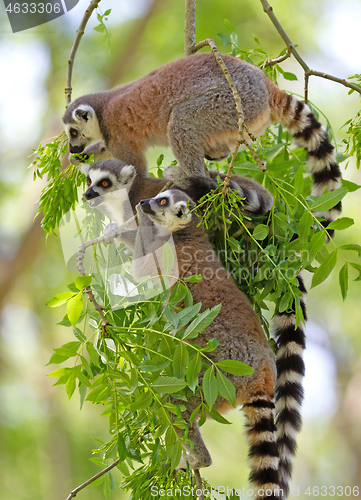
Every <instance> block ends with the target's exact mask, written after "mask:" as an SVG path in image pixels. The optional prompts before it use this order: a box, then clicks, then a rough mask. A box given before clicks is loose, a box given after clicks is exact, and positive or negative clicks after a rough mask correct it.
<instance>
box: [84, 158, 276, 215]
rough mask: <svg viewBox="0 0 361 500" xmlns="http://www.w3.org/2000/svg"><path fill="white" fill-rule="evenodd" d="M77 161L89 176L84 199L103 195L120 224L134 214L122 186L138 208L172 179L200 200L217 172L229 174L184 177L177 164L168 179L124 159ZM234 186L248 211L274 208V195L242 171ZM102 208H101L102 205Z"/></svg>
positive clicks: (257, 212) (214, 183)
mask: <svg viewBox="0 0 361 500" xmlns="http://www.w3.org/2000/svg"><path fill="white" fill-rule="evenodd" d="M74 161H75V163H76V164H78V166H79V168H80V169H81V171H82V172H83V173H84V174H85V175H86V176H87V184H88V189H87V191H86V192H85V193H84V195H83V199H85V200H94V199H95V198H98V197H99V196H101V198H99V202H101V207H102V210H104V209H105V210H108V213H106V215H107V216H108V217H109V219H111V220H112V221H114V222H117V223H118V224H121V223H123V222H124V221H125V220H127V218H129V217H130V216H131V215H132V214H131V213H130V214H126V216H124V215H123V211H124V203H123V200H122V199H120V197H119V195H118V193H119V190H120V189H123V188H125V189H126V191H127V194H128V197H129V202H130V206H131V208H132V210H134V208H135V206H136V205H137V204H138V203H139V201H140V200H141V199H143V198H151V197H153V196H155V195H156V194H158V193H159V191H161V190H162V188H164V186H165V185H166V184H167V182H168V180H171V181H172V182H174V183H175V184H176V185H177V186H178V187H180V188H181V189H182V190H183V191H185V192H187V194H188V195H189V196H190V197H191V198H192V199H194V200H195V201H198V200H199V199H200V198H201V197H203V196H204V195H205V194H207V193H208V192H209V191H211V190H212V189H215V188H216V187H217V181H216V179H217V176H220V178H221V179H223V178H224V177H225V175H224V174H220V173H219V172H217V171H212V170H211V171H210V175H211V177H210V178H206V177H189V178H185V179H182V177H180V176H179V175H178V173H179V169H177V168H175V169H174V170H173V167H168V168H167V169H166V170H165V176H166V179H159V178H156V177H145V176H141V175H139V174H138V173H137V171H136V169H135V167H133V166H132V165H126V164H125V163H124V162H122V161H121V160H100V161H97V162H95V163H93V164H92V165H88V164H86V163H79V162H78V161H76V160H74ZM230 187H231V188H232V189H234V190H235V191H237V192H238V194H239V196H240V198H242V203H243V208H242V209H243V211H244V212H245V214H246V215H248V214H249V215H253V216H255V215H263V214H265V213H266V212H267V211H268V210H270V209H271V208H272V204H273V198H272V195H271V194H270V192H269V191H268V190H267V189H265V188H263V187H262V186H261V185H260V184H258V183H257V182H255V181H253V180H251V179H248V178H246V177H241V176H239V175H232V176H231V179H230ZM117 192H118V193H117ZM110 193H113V194H114V196H109V195H110ZM102 195H107V196H106V197H104V196H102ZM93 203H94V201H93ZM96 203H97V202H96V201H95V204H96ZM98 208H100V205H99V206H98ZM104 213H105V212H104Z"/></svg>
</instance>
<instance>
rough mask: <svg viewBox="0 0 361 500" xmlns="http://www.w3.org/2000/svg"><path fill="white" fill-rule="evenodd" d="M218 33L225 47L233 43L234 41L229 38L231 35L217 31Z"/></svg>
mask: <svg viewBox="0 0 361 500" xmlns="http://www.w3.org/2000/svg"><path fill="white" fill-rule="evenodd" d="M217 35H218V36H219V38H220V39H221V40H222V42H223V44H224V46H225V47H228V45H232V42H231V40H230V39H229V36H227V35H225V34H224V33H217Z"/></svg>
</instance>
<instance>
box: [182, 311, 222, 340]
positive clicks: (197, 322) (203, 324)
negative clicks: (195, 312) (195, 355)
mask: <svg viewBox="0 0 361 500" xmlns="http://www.w3.org/2000/svg"><path fill="white" fill-rule="evenodd" d="M221 306H222V304H218V305H217V306H214V307H212V309H206V310H205V311H203V312H202V313H201V314H200V315H199V316H198V317H197V318H196V319H194V320H193V321H192V323H191V324H190V325H189V326H188V327H187V329H186V331H185V332H184V335H183V339H194V338H196V337H197V335H198V333H200V332H203V330H205V329H206V328H207V326H209V325H210V324H211V323H212V321H213V320H214V318H215V317H216V316H217V315H218V313H219V311H220V309H221Z"/></svg>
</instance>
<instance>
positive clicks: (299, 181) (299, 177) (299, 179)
mask: <svg viewBox="0 0 361 500" xmlns="http://www.w3.org/2000/svg"><path fill="white" fill-rule="evenodd" d="M293 182H294V186H295V195H298V194H302V193H303V184H304V181H303V166H302V165H300V166H299V167H298V169H297V171H296V173H295V177H294V181H293ZM305 213H307V212H305Z"/></svg>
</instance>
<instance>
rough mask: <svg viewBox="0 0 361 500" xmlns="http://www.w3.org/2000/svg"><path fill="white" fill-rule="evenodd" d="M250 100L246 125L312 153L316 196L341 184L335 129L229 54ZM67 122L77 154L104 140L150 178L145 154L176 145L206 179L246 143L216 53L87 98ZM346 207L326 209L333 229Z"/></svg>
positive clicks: (192, 172)
mask: <svg viewBox="0 0 361 500" xmlns="http://www.w3.org/2000/svg"><path fill="white" fill-rule="evenodd" d="M223 57H224V61H225V63H226V65H227V68H228V70H229V72H230V74H231V75H232V78H233V81H234V83H235V85H236V87H237V90H238V92H239V95H240V97H241V101H242V107H243V112H244V117H245V123H246V125H247V126H248V129H249V130H250V132H251V133H252V134H253V135H255V136H257V135H260V134H262V133H263V132H264V130H265V128H266V127H267V126H269V125H270V124H271V123H273V122H277V123H281V124H282V125H283V126H284V127H285V128H286V129H287V130H288V131H289V132H290V133H291V135H293V137H294V140H295V142H296V144H297V145H299V146H301V147H304V148H305V149H306V150H307V152H308V160H307V163H308V166H309V170H310V172H311V174H312V176H313V179H314V186H313V191H312V194H314V195H315V196H319V195H320V194H322V193H323V192H324V190H325V188H327V189H328V191H332V190H334V189H336V188H337V187H339V185H340V178H341V173H340V169H339V167H338V164H337V162H336V159H335V151H334V147H333V146H332V144H331V143H330V141H329V138H328V135H327V132H326V130H325V128H324V127H323V126H322V125H321V123H320V122H319V121H318V120H317V119H316V118H315V116H314V115H313V114H312V112H311V111H310V109H309V107H308V106H307V105H306V104H304V103H302V102H300V101H298V100H297V99H296V98H295V97H293V96H291V95H289V94H287V93H286V92H283V91H281V90H280V89H279V88H278V87H277V86H276V85H275V84H274V83H273V82H272V81H271V80H269V79H268V78H267V77H266V76H265V74H264V73H263V72H262V71H261V70H260V69H259V68H258V67H256V66H253V65H251V64H249V63H247V62H245V61H242V60H240V59H236V58H235V57H232V56H227V55H224V56H223ZM63 122H64V125H65V130H66V133H67V135H68V137H69V145H70V152H71V153H80V152H82V151H84V148H85V147H87V146H88V145H90V144H91V143H93V142H95V141H98V140H102V141H104V143H105V146H106V148H107V149H108V150H109V152H110V153H111V154H112V156H113V157H114V158H117V159H120V160H122V161H124V162H125V163H126V164H130V165H134V167H135V168H136V170H137V172H138V174H139V175H141V176H145V175H146V174H147V162H146V159H145V150H146V149H147V148H148V147H150V146H155V145H163V146H170V147H171V148H172V151H173V153H174V156H175V158H176V159H177V161H178V164H179V168H180V169H181V170H182V173H184V177H191V176H205V172H204V158H207V159H211V160H213V161H220V160H222V159H224V158H226V157H227V156H229V154H230V152H231V151H233V149H234V147H235V145H236V143H237V140H238V134H239V133H238V115H237V111H236V106H235V102H234V99H233V95H232V92H231V89H230V87H229V85H228V83H227V81H226V79H225V76H224V74H223V72H222V69H221V68H220V66H219V65H218V63H217V62H216V60H215V58H214V56H213V54H207V53H204V54H194V55H191V56H188V57H184V58H182V59H179V60H177V61H173V62H170V63H168V64H166V65H164V66H161V67H159V68H157V69H155V70H153V71H151V72H150V73H148V74H146V75H145V76H143V77H141V78H139V79H138V80H135V81H133V82H130V83H127V84H124V85H121V86H119V87H116V88H114V89H113V90H110V91H108V92H99V93H95V94H89V95H84V96H82V97H79V98H78V99H76V100H75V101H74V102H72V103H71V104H70V106H69V107H68V109H67V110H66V112H65V114H64V117H63ZM340 210H341V205H340V204H338V205H336V206H335V207H334V208H333V209H331V210H329V211H327V212H323V213H321V214H317V215H320V216H322V217H324V218H325V219H326V224H327V223H328V222H330V221H331V220H334V219H335V218H336V217H337V215H338V213H339V212H340Z"/></svg>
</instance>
